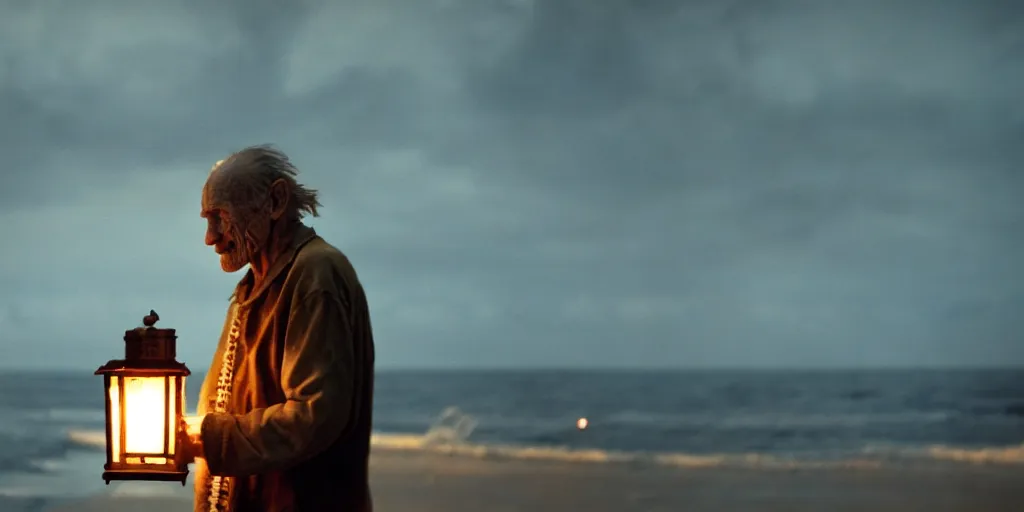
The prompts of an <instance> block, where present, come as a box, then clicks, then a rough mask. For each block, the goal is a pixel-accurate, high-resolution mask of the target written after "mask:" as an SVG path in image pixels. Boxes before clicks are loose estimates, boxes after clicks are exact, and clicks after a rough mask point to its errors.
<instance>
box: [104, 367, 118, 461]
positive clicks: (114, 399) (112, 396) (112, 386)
mask: <svg viewBox="0 0 1024 512" xmlns="http://www.w3.org/2000/svg"><path fill="white" fill-rule="evenodd" d="M107 399H108V400H110V414H108V415H107V420H108V421H109V422H110V425H109V426H108V427H107V428H108V429H109V434H110V435H109V439H110V460H111V461H112V462H114V463H119V462H121V378H120V377H117V376H108V377H107Z"/></svg>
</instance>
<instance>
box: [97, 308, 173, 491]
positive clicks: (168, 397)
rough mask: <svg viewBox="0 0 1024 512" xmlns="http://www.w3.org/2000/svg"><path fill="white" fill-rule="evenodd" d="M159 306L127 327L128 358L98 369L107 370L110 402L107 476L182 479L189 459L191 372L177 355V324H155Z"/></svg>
mask: <svg viewBox="0 0 1024 512" xmlns="http://www.w3.org/2000/svg"><path fill="white" fill-rule="evenodd" d="M159 319H160V317H159V316H157V314H156V312H155V311H150V314H149V315H148V316H146V317H145V318H144V319H143V325H145V327H140V328H138V329H132V330H130V331H125V334H124V344H125V345H124V359H115V360H112V361H109V362H108V363H107V364H105V365H103V366H101V367H100V368H99V369H98V370H96V375H102V376H103V388H104V391H105V395H106V404H107V463H106V464H105V465H104V466H103V469H104V470H105V471H104V472H103V480H105V481H106V483H107V484H108V485H109V484H110V481H111V480H160V481H180V482H181V485H185V479H186V478H187V477H188V461H186V460H185V458H184V454H183V453H182V450H181V447H182V446H183V443H182V436H184V432H183V429H182V428H181V427H180V425H181V423H182V421H183V414H184V411H185V377H186V376H188V375H189V374H190V373H191V372H189V369H188V368H187V367H186V366H185V365H184V364H182V363H179V362H178V361H176V360H175V342H176V339H177V336H175V334H174V329H158V328H156V327H154V324H156V321H157V320H159Z"/></svg>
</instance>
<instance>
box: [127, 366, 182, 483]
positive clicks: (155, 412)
mask: <svg viewBox="0 0 1024 512" xmlns="http://www.w3.org/2000/svg"><path fill="white" fill-rule="evenodd" d="M166 380H167V377H164V376H160V377H138V376H133V377H125V378H124V406H123V407H124V417H125V432H124V434H125V436H124V445H125V446H124V451H125V452H126V453H131V454H140V455H142V454H153V455H162V454H163V453H164V440H165V439H166V438H167V437H168V436H167V433H168V431H167V430H166V427H167V425H168V424H169V421H168V418H167V416H168V415H167V405H166V402H167V400H166V398H167V391H166V389H167V381H166ZM172 418H173V416H172ZM171 421H173V420H171ZM170 432H174V430H171V431H170ZM147 459H148V457H147ZM147 462H148V461H147ZM153 463H160V462H157V461H153Z"/></svg>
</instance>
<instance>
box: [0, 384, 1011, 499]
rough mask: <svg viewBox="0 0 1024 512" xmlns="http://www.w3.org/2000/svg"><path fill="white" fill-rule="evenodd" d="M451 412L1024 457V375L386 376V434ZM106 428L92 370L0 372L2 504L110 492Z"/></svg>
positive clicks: (577, 442)
mask: <svg viewBox="0 0 1024 512" xmlns="http://www.w3.org/2000/svg"><path fill="white" fill-rule="evenodd" d="M199 383H200V376H194V377H192V378H190V380H189V400H190V403H189V408H190V409H192V408H194V405H195V397H196V394H197V391H198V387H199ZM446 409H447V410H448V418H447V419H445V420H443V421H442V423H447V424H450V425H452V426H455V427H457V428H456V429H455V430H459V434H460V435H461V436H462V437H463V438H464V440H465V441H466V442H468V443H475V444H483V445H493V444H500V445H509V446H513V447H516V446H523V447H534V448H537V447H542V448H543V447H547V448H552V449H554V448H557V447H565V448H571V449H596V450H605V451H609V452H630V453H641V454H654V455H657V454H689V455H703V456H731V455H744V454H751V453H756V454H761V455H765V456H771V457H781V458H785V459H792V460H835V459H844V458H847V459H848V458H856V457H864V456H871V457H875V458H876V459H879V460H887V461H888V460H899V459H901V458H907V457H917V458H932V459H935V460H940V459H941V460H953V461H956V460H960V461H969V462H973V463H978V462H982V463H1002V464H1017V463H1022V462H1024V459H1022V451H1024V449H1022V442H1024V370H970V371H968V370H959V371H953V370H941V371H940V370H928V371H896V370H887V371H841V372H839V371H832V372H781V371H773V372H754V371H694V372H666V371H629V372H626V371H461V372H453V371H391V372H388V371H381V372H379V373H378V379H377V397H376V410H375V428H376V430H377V431H379V432H381V433H382V434H384V435H382V436H381V438H382V439H383V440H385V441H386V439H387V438H388V437H395V436H392V434H415V435H422V434H424V433H426V432H427V431H428V430H429V429H430V428H431V426H432V425H437V423H438V420H439V416H440V415H442V412H444V411H445V410H446ZM455 409H457V410H455ZM580 417H586V418H588V420H589V427H588V428H587V429H586V430H584V431H580V430H579V429H577V428H576V420H577V419H578V418H580ZM460 421H461V423H459V422H460ZM456 423H459V424H457V425H456ZM102 425H103V392H102V383H101V379H100V378H99V377H95V376H93V375H91V372H88V371H83V372H80V373H77V374H72V373H68V372H64V373H4V374H0V510H14V509H13V505H12V504H14V503H17V504H18V506H19V507H22V508H21V509H25V507H26V506H30V505H32V504H33V503H42V501H41V500H45V499H52V498H54V497H61V496H64V497H70V496H80V495H83V494H89V493H92V492H95V491H96V490H98V489H100V488H101V487H102V482H101V481H99V479H100V473H101V471H102V453H101V447H99V446H96V444H95V443H89V442H83V441H82V440H81V438H80V437H76V440H72V439H70V438H69V433H71V432H75V433H83V432H84V433H95V432H96V431H97V430H99V429H101V428H102ZM435 430H444V429H435ZM94 437H95V436H94ZM506 453H513V452H510V451H508V450H506ZM5 500H6V501H5ZM5 503H7V505H5Z"/></svg>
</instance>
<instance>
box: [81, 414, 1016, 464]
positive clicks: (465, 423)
mask: <svg viewBox="0 0 1024 512" xmlns="http://www.w3.org/2000/svg"><path fill="white" fill-rule="evenodd" d="M476 425H477V422H476V420H475V419H473V418H472V417H471V416H469V415H467V414H463V413H461V412H460V411H459V410H458V409H456V408H448V409H445V410H444V412H442V414H441V415H440V417H439V418H438V420H437V421H436V422H435V423H434V424H433V425H432V426H431V427H430V428H429V429H428V430H427V432H425V433H423V434H414V433H409V434H399V433H381V432H377V433H374V434H373V436H372V438H371V443H372V445H373V447H374V449H376V450H385V451H393V452H413V453H417V452H418V453H436V454H443V455H454V456H466V457H475V458H500V459H522V460H544V461H558V462H580V463H633V464H653V465H660V466H669V467H679V468H717V467H738V468H761V469H805V468H806V469H812V468H853V469H870V468H877V467H882V466H887V465H907V464H914V463H925V464H934V463H936V462H947V463H970V464H1000V465H1005V464H1011V465H1024V445H1015V446H1003V447H985V448H963V447H954V446H939V445H935V446H878V445H876V446H868V447H865V448H864V449H863V450H862V451H861V452H860V453H858V454H855V455H852V456H847V457H843V458H834V459H820V458H808V457H798V456H785V455H777V454H765V453H747V454H735V453H719V454H687V453H669V452H660V453H659V452H655V453H651V452H624V451H610V450H600V449H582V448H571V447H567V446H544V445H515V444H492V443H486V444H485V443H475V442H472V441H470V437H471V435H472V433H473V430H474V429H475V428H476ZM68 441H69V443H70V444H72V445H74V446H77V447H78V448H80V449H87V450H97V451H102V450H103V449H104V447H105V446H106V434H105V433H104V432H103V431H95V430H71V431H69V432H68Z"/></svg>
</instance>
